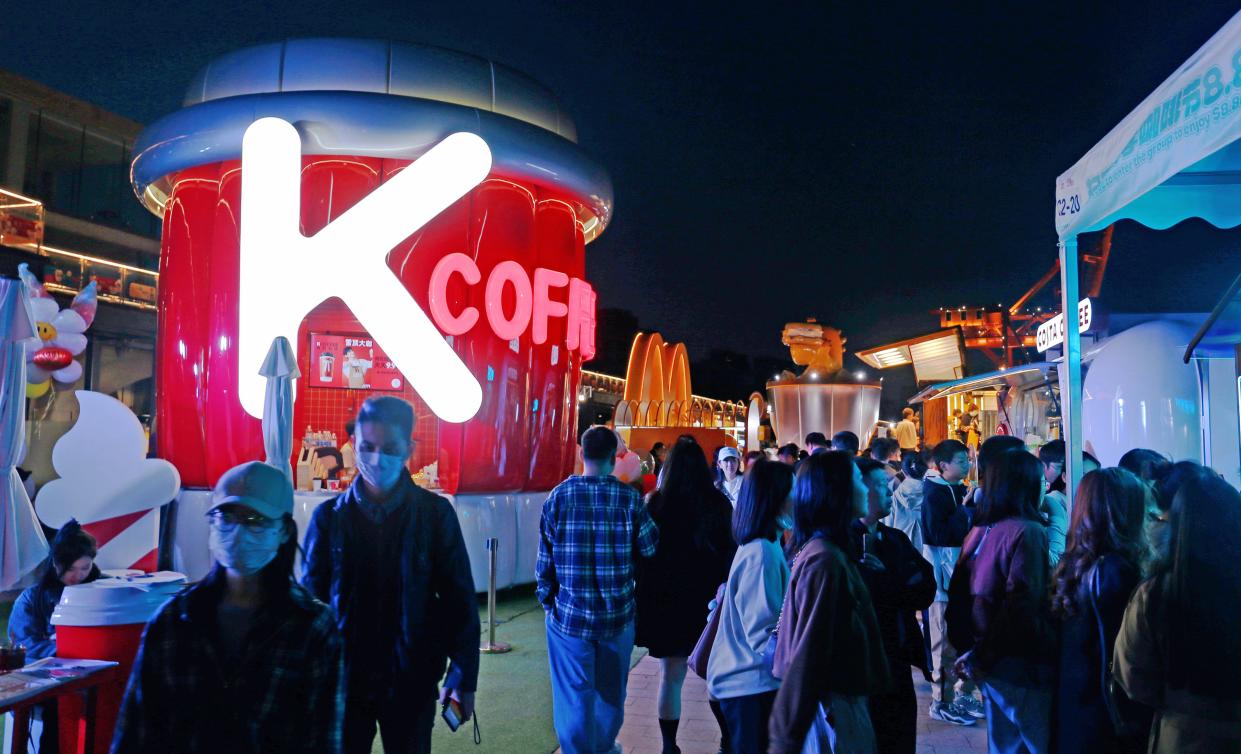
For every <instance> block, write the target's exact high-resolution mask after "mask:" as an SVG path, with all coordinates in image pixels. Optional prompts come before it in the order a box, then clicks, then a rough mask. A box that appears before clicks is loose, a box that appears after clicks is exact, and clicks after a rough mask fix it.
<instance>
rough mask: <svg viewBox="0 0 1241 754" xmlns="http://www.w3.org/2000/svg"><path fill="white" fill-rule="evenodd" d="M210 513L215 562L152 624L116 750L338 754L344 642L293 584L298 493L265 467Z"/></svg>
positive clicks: (216, 498) (236, 484) (247, 473)
mask: <svg viewBox="0 0 1241 754" xmlns="http://www.w3.org/2000/svg"><path fill="white" fill-rule="evenodd" d="M212 503H213V507H212V508H211V510H210V511H209V512H208V514H207V515H208V517H209V519H210V529H209V530H208V535H207V545H208V548H209V549H210V551H211V556H212V558H213V559H214V560H215V566H214V567H213V568H212V570H211V573H210V574H209V575H208V576H207V578H205V579H204V580H203V581H202V582H200V583H199V584H198V585H197V586H195V587H193V588H192V589H190V590H188V591H186V592H183V593H181V594H180V595H178V596H176V597H174V598H173V599H171V600H169V601H168V603H167V604H165V605H164V606H163V607H162V608H160V611H159V612H158V613H157V614H156V616H155V617H154V618H152V619H151V622H150V623H149V624H147V627H146V632H145V633H144V634H143V636H142V647H141V649H139V651H138V658H137V660H136V661H135V662H134V669H133V673H132V675H130V678H129V687H128V689H127V690H126V692H125V701H124V704H123V706H122V708H121V715H120V719H119V720H118V721H117V726H116V734H115V738H114V739H113V742H112V752H113V754H139V753H140V752H151V751H162V752H170V753H172V754H179V753H182V752H184V754H190V753H191V752H195V753H196V752H211V751H238V752H264V753H265V754H270V753H276V754H279V753H282V752H287V753H288V754H294V753H295V752H314V753H316V754H319V753H323V754H328V753H331V754H338V752H339V751H340V748H341V726H342V724H343V718H344V688H343V684H342V675H343V672H344V670H343V666H342V664H341V643H340V639H339V637H338V635H337V632H336V619H335V616H334V615H333V613H332V610H331V608H329V607H328V606H327V605H324V604H323V603H321V602H319V601H318V600H316V599H315V598H314V597H312V596H311V595H310V593H309V592H308V591H306V590H305V589H303V588H302V587H301V586H299V585H297V584H296V583H295V582H294V581H293V558H294V555H295V554H296V552H297V524H295V523H294V522H293V487H292V484H290V482H289V480H288V478H287V477H286V476H285V475H284V474H283V473H281V472H280V471H279V470H277V469H276V468H274V467H272V466H268V465H266V464H263V463H258V462H253V463H247V464H243V465H241V466H237V467H235V468H233V469H231V470H229V471H227V472H225V473H224V475H223V476H222V477H220V481H219V482H218V483H217V484H216V487H215V491H214V492H213V497H212Z"/></svg>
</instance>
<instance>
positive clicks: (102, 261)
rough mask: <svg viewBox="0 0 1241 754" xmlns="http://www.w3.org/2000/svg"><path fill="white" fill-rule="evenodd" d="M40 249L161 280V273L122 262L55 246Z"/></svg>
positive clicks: (45, 246)
mask: <svg viewBox="0 0 1241 754" xmlns="http://www.w3.org/2000/svg"><path fill="white" fill-rule="evenodd" d="M40 248H42V249H43V250H44V251H46V252H48V253H49V254H57V255H59V256H62V257H70V258H72V259H81V260H83V261H85V262H91V263H93V264H102V265H107V266H108V267H116V268H117V269H121V270H129V271H130V272H140V273H142V274H143V275H150V276H151V277H153V278H155V279H156V280H158V279H159V273H158V272H154V271H153V270H144V269H142V268H141V267H130V266H129V265H127V264H121V263H120V262H113V261H111V260H108V259H100V258H99V257H88V256H87V255H85V254H79V253H77V252H76V251H67V250H65V249H58V248H56V247H55V246H48V245H47V244H43V246H41V247H40Z"/></svg>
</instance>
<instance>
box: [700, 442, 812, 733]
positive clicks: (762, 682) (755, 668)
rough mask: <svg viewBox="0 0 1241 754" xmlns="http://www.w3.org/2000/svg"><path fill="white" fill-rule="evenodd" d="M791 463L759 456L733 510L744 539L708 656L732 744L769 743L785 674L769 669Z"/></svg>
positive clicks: (788, 520)
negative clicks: (781, 677) (770, 723)
mask: <svg viewBox="0 0 1241 754" xmlns="http://www.w3.org/2000/svg"><path fill="white" fill-rule="evenodd" d="M792 491H793V470H792V468H791V467H789V466H788V465H787V464H783V463H780V462H779V461H768V460H758V461H756V462H755V463H754V466H753V467H752V468H751V469H750V471H749V472H748V473H747V474H746V475H745V481H744V482H743V483H742V485H741V492H740V494H739V495H738V498H737V505H736V508H735V509H734V511H733V537H734V538H735V539H736V540H737V544H738V545H739V547H738V548H737V554H736V555H735V556H734V557H733V563H732V567H731V569H730V570H729V573H728V581H727V582H726V584H725V588H724V596H723V598H722V599H721V600H720V603H719V605H718V606H717V607H716V609H717V610H720V611H721V612H720V621H719V632H718V633H717V634H716V637H715V644H714V645H713V646H712V648H711V656H710V659H709V660H708V661H707V689H708V690H709V691H710V692H711V696H712V697H713V698H715V699H717V700H718V701H719V704H720V708H721V710H722V712H723V714H724V720H725V723H726V728H727V730H726V735H727V736H728V739H729V743H731V744H732V746H731V748H729V747H728V746H725V749H726V750H730V751H734V752H738V753H740V752H765V751H767V743H768V738H767V722H768V718H769V717H770V716H771V706H772V703H773V702H774V701H775V698H776V691H777V690H778V689H779V688H780V681H779V679H777V678H776V677H775V676H773V675H772V673H771V660H772V655H771V652H773V651H774V650H775V647H774V645H772V646H770V647H769V644H771V637H772V635H773V633H774V632H775V630H776V626H777V624H778V622H779V619H780V607H781V605H783V603H784V593H785V592H786V591H787V590H788V585H789V564H788V562H787V560H786V559H785V556H784V551H783V549H782V548H781V546H780V533H781V532H782V531H783V530H785V529H790V528H792V526H793V520H792V500H791V494H792Z"/></svg>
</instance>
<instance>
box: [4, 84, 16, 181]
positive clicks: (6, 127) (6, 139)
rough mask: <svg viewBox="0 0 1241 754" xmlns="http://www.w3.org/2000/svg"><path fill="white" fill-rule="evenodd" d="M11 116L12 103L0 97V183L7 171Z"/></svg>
mask: <svg viewBox="0 0 1241 754" xmlns="http://www.w3.org/2000/svg"><path fill="white" fill-rule="evenodd" d="M12 117H13V103H12V102H11V101H10V100H7V99H5V98H4V97H0V183H3V182H4V176H5V175H7V174H8V171H9V160H10V159H11V158H10V157H9V121H10V120H12ZM14 188H16V186H15V187H14Z"/></svg>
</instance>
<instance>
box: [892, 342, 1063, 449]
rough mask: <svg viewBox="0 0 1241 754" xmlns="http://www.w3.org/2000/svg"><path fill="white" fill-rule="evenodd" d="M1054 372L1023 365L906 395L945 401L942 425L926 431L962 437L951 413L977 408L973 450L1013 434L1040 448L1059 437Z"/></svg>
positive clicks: (1042, 364) (1041, 365)
mask: <svg viewBox="0 0 1241 754" xmlns="http://www.w3.org/2000/svg"><path fill="white" fill-rule="evenodd" d="M1055 375H1056V371H1055V366H1054V365H1053V364H1049V363H1047V362H1039V363H1035V364H1027V365H1023V366H1019V367H1014V368H1012V369H1001V370H998V371H995V372H988V373H985V374H980V375H976V376H973V377H966V378H964V379H960V380H952V381H949V382H941V383H938V384H936V385H931V386H930V387H927V388H925V389H924V390H922V391H920V392H919V393H917V394H916V395H914V396H913V397H912V398H910V399H909V403H910V404H911V405H912V404H919V403H925V402H927V401H933V400H939V399H942V400H945V401H946V402H947V409H948V411H947V413H946V414H945V415H943V416H941V417H940V420H941V421H942V423H943V426H942V427H938V428H936V430H937V431H936V432H932V430H931V429H930V428H928V430H927V432H928V435H934V436H943V437H947V438H951V439H961V438H960V437H958V436H957V434H956V432H957V430H958V428H959V423H955V424H954V423H953V422H952V417H953V416H954V415H955V414H956V412H957V411H960V412H962V413H964V412H966V411H968V410H969V407H970V406H971V405H972V406H977V413H978V416H977V421H976V426H977V431H976V436H977V442H976V443H975V445H974V447H975V449H976V448H977V446H978V445H980V444H981V443H982V442H983V441H984V440H986V439H987V438H988V437H991V436H993V435H996V434H1005V435H1014V436H1016V437H1020V438H1023V439H1024V440H1025V441H1026V445H1028V446H1030V447H1031V448H1038V447H1039V446H1040V445H1042V444H1043V443H1045V442H1047V441H1048V440H1052V439H1055V438H1056V437H1058V436H1059V423H1060V422H1059V409H1058V406H1057V394H1058V392H1059V390H1058V388H1057V387H1056V385H1055V380H1056V376H1055ZM963 441H964V440H963Z"/></svg>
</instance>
